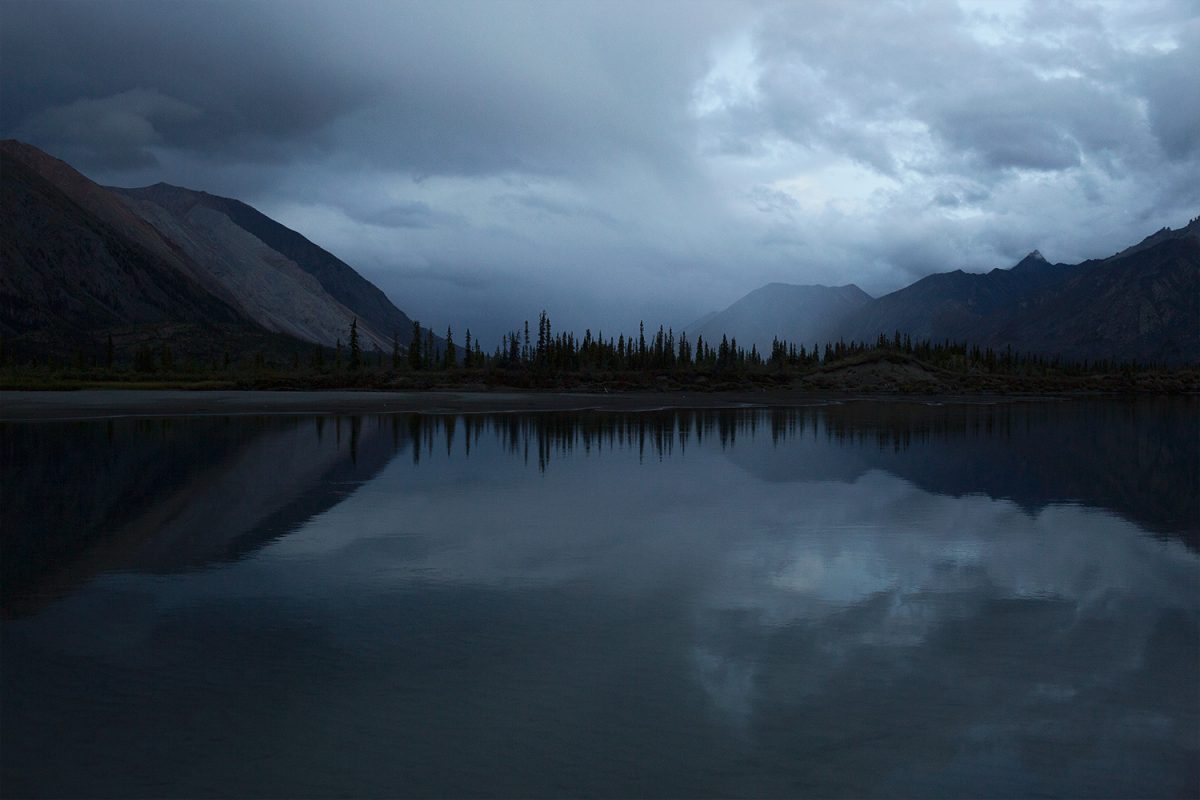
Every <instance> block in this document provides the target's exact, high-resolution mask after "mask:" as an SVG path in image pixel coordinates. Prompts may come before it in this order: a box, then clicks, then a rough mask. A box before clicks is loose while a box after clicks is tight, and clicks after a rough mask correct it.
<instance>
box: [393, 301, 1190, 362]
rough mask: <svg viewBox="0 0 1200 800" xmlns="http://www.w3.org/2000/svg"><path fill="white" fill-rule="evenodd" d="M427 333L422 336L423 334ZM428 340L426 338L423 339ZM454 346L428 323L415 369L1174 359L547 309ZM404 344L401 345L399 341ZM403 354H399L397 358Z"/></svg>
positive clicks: (413, 357) (412, 353)
mask: <svg viewBox="0 0 1200 800" xmlns="http://www.w3.org/2000/svg"><path fill="white" fill-rule="evenodd" d="M420 330H421V329H420V323H419V322H414V323H413V331H414V336H419V335H420V334H419V331H420ZM418 340H419V339H418ZM419 341H422V340H419ZM445 341H446V343H447V345H448V346H447V347H446V348H445V349H443V348H442V347H441V346H440V345H438V346H435V344H434V340H433V337H432V334H431V333H430V332H428V331H426V335H425V338H424V339H423V342H424V344H423V345H422V346H421V347H418V348H415V349H414V348H410V349H409V350H408V356H407V364H408V366H409V367H410V368H411V369H413V370H426V371H431V370H446V369H485V370H486V369H505V370H520V371H528V372H532V373H535V374H546V375H554V374H562V373H577V372H597V371H601V372H654V373H664V374H669V373H673V372H695V371H701V372H714V373H731V374H738V373H745V372H764V371H797V372H804V371H809V370H814V369H818V368H820V367H822V366H827V365H835V364H837V363H839V362H844V361H847V360H850V359H860V358H862V357H864V356H867V355H870V354H885V353H896V354H903V355H905V356H909V357H911V358H913V359H916V360H918V361H921V362H924V363H925V364H927V365H929V366H933V367H938V368H941V369H946V370H949V371H980V372H986V373H993V374H999V375H1013V374H1021V375H1038V374H1071V375H1087V374H1099V373H1104V374H1107V373H1112V372H1118V371H1121V372H1136V371H1147V370H1161V369H1166V368H1167V367H1166V365H1161V364H1154V363H1149V362H1135V361H1118V360H1116V359H1098V360H1093V359H1082V360H1071V359H1063V358H1062V357H1060V356H1045V355H1040V354H1037V353H1023V352H1015V351H1014V350H1013V349H1012V348H1011V347H1008V348H1006V349H1004V350H995V349H993V348H990V347H987V348H981V347H980V346H979V345H972V344H969V343H967V342H952V341H950V340H943V341H940V342H939V341H933V340H931V339H924V340H914V339H913V338H912V337H911V336H908V335H903V334H901V332H900V331H895V332H894V333H893V334H892V336H890V337H889V336H887V335H886V334H883V333H881V334H879V337H878V338H877V339H876V340H875V341H874V342H860V341H851V342H845V341H841V340H839V341H837V342H825V343H821V342H813V343H812V344H811V345H806V344H805V343H803V342H791V341H785V340H781V339H779V338H776V339H775V340H774V341H773V342H772V345H771V350H770V352H769V353H761V352H759V350H758V347H757V345H754V344H751V345H750V348H749V349H746V348H745V347H744V346H743V345H740V344H738V341H737V339H736V338H730V337H728V336H722V337H721V341H720V342H715V341H709V340H706V339H704V337H703V336H697V337H696V340H695V342H694V343H693V342H692V341H690V340H689V339H688V335H687V333H686V332H681V333H680V334H679V335H678V336H676V334H675V332H674V331H673V330H672V329H670V328H664V327H663V326H661V325H660V326H659V327H658V330H657V331H655V332H653V333H652V334H650V336H649V337H647V335H646V328H645V324H644V323H642V324H640V325H639V326H638V333H637V336H636V337H635V336H633V335H629V336H626V335H624V334H618V335H617V336H616V337H615V338H614V337H612V336H611V335H610V336H609V337H607V338H605V336H604V334H603V332H599V333H597V334H596V335H593V334H592V331H591V329H590V328H589V329H587V330H585V331H584V334H583V336H582V337H580V336H576V335H575V333H573V332H570V331H567V332H560V333H555V332H554V331H553V328H552V326H551V323H550V318H549V316H548V315H547V314H546V312H544V311H543V312H542V314H541V315H540V316H539V318H538V322H537V333H536V334H531V332H530V327H529V322H528V321H526V323H525V325H524V329H523V330H521V329H518V330H514V331H511V332H509V333H506V334H504V335H503V336H502V337H501V342H500V344H498V345H497V346H496V347H495V349H494V350H492V351H491V352H490V353H486V352H485V351H483V350H482V349H481V347H480V344H479V342H478V341H477V340H472V338H471V332H470V330H468V331H467V333H466V339H465V344H464V346H463V347H461V348H459V347H456V346H455V345H454V343H453V332H452V331H451V330H449V329H447V331H446V339H445ZM396 352H397V353H398V352H399V345H396ZM395 359H398V355H397V356H395V357H394V360H395Z"/></svg>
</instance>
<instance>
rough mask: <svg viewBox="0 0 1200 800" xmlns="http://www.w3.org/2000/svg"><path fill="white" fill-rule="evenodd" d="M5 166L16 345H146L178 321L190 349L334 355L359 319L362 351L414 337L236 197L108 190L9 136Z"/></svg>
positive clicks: (62, 348)
mask: <svg viewBox="0 0 1200 800" xmlns="http://www.w3.org/2000/svg"><path fill="white" fill-rule="evenodd" d="M0 172H2V174H3V180H0V208H2V209H3V213H2V214H0V258H2V259H3V264H4V269H3V270H0V301H2V302H0V334H3V336H4V337H5V339H6V340H8V341H9V342H12V343H13V344H14V346H15V347H16V349H18V350H22V349H24V350H25V351H27V352H28V353H30V354H36V353H38V352H45V353H48V354H49V353H55V352H57V353H60V354H61V353H69V352H74V351H77V350H82V351H84V352H86V351H87V350H88V349H89V347H92V348H94V346H95V344H96V342H97V341H99V340H100V339H101V338H102V337H104V336H106V335H115V336H117V337H118V339H120V338H121V337H126V338H127V339H129V340H131V341H132V340H136V341H142V340H144V339H145V337H146V336H150V337H152V338H153V337H155V336H168V333H167V332H166V331H167V328H171V327H172V326H174V328H173V330H174V334H173V335H174V336H175V337H176V338H178V337H180V336H181V335H182V337H183V338H184V339H186V340H187V341H188V342H189V343H190V344H193V345H195V347H194V349H193V350H192V354H193V355H194V354H196V353H197V352H199V353H201V354H202V353H203V352H205V351H212V352H220V351H221V350H227V351H228V350H232V351H234V352H235V353H236V352H238V351H239V350H244V349H246V347H245V346H249V341H250V340H251V339H253V340H254V344H253V347H254V348H255V349H259V348H261V347H263V345H264V342H265V343H267V344H272V343H273V344H274V345H276V346H283V347H285V348H286V347H289V346H292V345H288V344H287V342H292V343H293V345H298V344H299V343H300V342H306V343H316V344H320V345H325V346H329V347H332V346H334V345H335V344H336V343H337V342H338V341H339V340H341V341H342V342H343V343H345V342H346V341H347V339H348V335H349V328H350V325H351V322H352V321H353V320H355V319H357V320H358V329H359V334H360V338H361V341H362V345H363V347H364V349H367V350H370V349H372V348H374V347H378V348H380V349H381V350H385V351H390V349H391V347H392V342H393V337H395V338H396V339H397V340H398V341H399V342H400V344H402V345H403V344H407V343H408V340H409V338H410V336H411V335H412V321H411V320H410V319H409V318H408V317H407V316H406V315H405V314H404V313H403V312H401V311H400V310H399V309H398V308H396V307H395V306H394V305H393V304H392V303H391V301H390V300H388V298H387V297H386V296H385V295H384V294H383V292H381V291H380V290H379V289H378V288H376V287H375V286H374V285H372V284H371V283H370V282H368V281H367V280H366V279H364V278H363V277H362V276H361V275H359V274H358V273H357V272H355V271H354V270H353V269H352V268H351V267H350V266H349V265H347V264H345V263H344V262H342V261H340V260H339V259H338V258H336V257H335V256H333V255H332V254H331V253H328V252H327V251H325V250H323V249H321V248H320V247H318V246H317V245H315V244H313V243H312V242H310V241H308V240H307V239H305V238H304V237H303V236H301V235H300V234H298V233H296V232H295V231H292V230H290V229H288V228H286V227H284V226H283V225H280V224H279V223H277V222H275V221H274V220H272V219H270V218H269V217H266V216H265V215H263V214H261V213H259V212H258V211H256V210H255V209H253V208H251V207H250V206H248V205H246V204H244V203H241V202H239V201H237V200H232V199H228V198H223V197H215V196H213V195H209V194H206V193H204V192H196V191H192V190H190V189H184V188H180V187H176V186H169V185H167V184H157V185H155V186H150V187H146V188H144V189H108V188H105V187H102V186H99V185H97V184H95V183H93V182H92V181H90V180H88V179H87V178H86V177H84V176H83V175H81V174H80V173H78V172H77V171H75V170H74V169H72V168H71V166H70V165H68V164H66V163H65V162H62V161H59V160H58V159H55V158H53V157H51V156H49V155H47V154H46V153H43V152H42V151H40V150H38V149H37V148H35V147H32V146H30V145H26V144H23V143H21V142H16V141H12V140H9V141H5V142H3V143H0ZM180 325H183V326H202V327H203V330H198V329H195V330H194V329H191V328H189V329H188V330H187V331H186V334H180V330H179V328H178V326H180ZM264 337H265V338H264ZM271 337H281V338H276V339H272V338H271ZM281 343H282V344H281ZM243 345H245V346H243Z"/></svg>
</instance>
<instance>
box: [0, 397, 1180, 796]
mask: <svg viewBox="0 0 1200 800" xmlns="http://www.w3.org/2000/svg"><path fill="white" fill-rule="evenodd" d="M0 442H2V445H3V451H2V453H3V482H2V497H0V500H2V506H0V513H2V514H3V518H2V519H3V529H2V530H3V532H2V536H3V553H2V556H3V559H2V561H0V571H2V574H0V577H2V578H3V584H2V591H3V595H2V598H0V599H2V610H3V621H2V622H0V637H2V638H0V645H2V646H0V681H2V683H0V794H2V795H3V796H5V797H17V796H24V795H37V796H61V795H75V796H87V797H94V796H156V797H158V796H187V797H203V796H236V797H253V796H279V797H284V796H286V797H305V796H331V795H341V796H379V795H384V796H404V795H417V796H455V797H462V796H480V795H487V796H578V795H583V796H597V795H600V796H664V795H666V796H677V797H678V796H709V795H726V796H739V797H748V796H787V797H802V796H820V797H830V796H855V797H863V796H903V797H919V796H970V797H984V796H999V797H1014V796H1048V795H1049V796H1062V797H1084V796H1115V797H1147V796H1152V797H1158V796H1162V797H1178V796H1194V795H1196V794H1197V793H1200V560H1198V558H1197V537H1198V533H1200V508H1198V502H1200V501H1198V500H1197V496H1198V488H1200V405H1198V404H1197V402H1196V401H1194V400H1193V401H1182V402H1140V403H1127V402H1115V401H1113V402H1057V403H1003V404H995V405H966V406H964V405H942V406H938V405H918V404H896V403H851V404H845V405H831V406H824V407H810V408H800V409H791V410H769V411H763V410H746V411H720V412H716V411H702V412H690V411H689V412H673V411H672V412H653V413H643V414H600V413H595V414H540V415H475V416H462V415H459V416H418V415H397V416H365V417H347V416H343V417H332V416H328V417H258V418H256V417H228V418H226V417H203V418H188V419H169V420H160V419H154V420H146V419H122V420H113V421H107V422H106V421H99V422H96V421H93V422H70V423H30V424H8V425H4V426H0Z"/></svg>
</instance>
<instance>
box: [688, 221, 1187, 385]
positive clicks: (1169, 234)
mask: <svg viewBox="0 0 1200 800" xmlns="http://www.w3.org/2000/svg"><path fill="white" fill-rule="evenodd" d="M836 293H842V294H840V295H836ZM834 296H837V297H838V302H832V298H833V297H834ZM817 298H821V299H823V300H824V301H826V302H821V301H820V300H817ZM700 331H701V332H702V333H703V334H704V337H705V339H708V340H710V341H712V340H719V339H720V337H721V335H722V334H723V333H726V334H729V335H731V336H736V337H737V339H738V343H739V344H743V343H745V344H749V343H750V342H753V343H755V344H757V345H758V346H759V348H760V349H762V348H764V346H769V345H770V342H771V339H772V338H773V337H774V336H779V337H780V338H781V339H786V340H788V341H793V342H795V343H797V344H809V343H811V342H813V341H820V342H829V341H837V340H839V339H842V340H845V341H852V340H857V341H868V342H871V341H874V340H875V339H876V338H878V336H879V335H880V334H881V333H882V334H885V335H886V336H888V337H889V338H890V337H891V336H892V335H893V334H894V333H895V332H896V331H899V332H900V333H901V334H906V335H909V336H911V337H912V338H913V339H917V340H923V339H931V340H933V341H942V340H945V339H949V340H951V341H965V342H968V343H971V344H978V345H979V346H981V347H991V348H993V349H997V350H1002V349H1004V348H1006V347H1012V348H1013V349H1014V350H1017V351H1021V352H1036V353H1043V354H1046V355H1060V356H1063V357H1064V358H1070V359H1085V358H1086V359H1093V360H1094V359H1118V360H1122V361H1124V360H1139V361H1165V362H1169V363H1185V362H1196V361H1200V218H1197V219H1194V220H1192V221H1191V222H1190V223H1189V224H1188V225H1187V226H1185V227H1183V228H1179V229H1175V230H1172V229H1170V228H1164V229H1162V230H1160V231H1158V232H1156V233H1154V234H1152V235H1151V236H1148V237H1147V238H1146V239H1144V240H1143V241H1142V242H1140V243H1139V244H1136V245H1134V246H1132V247H1129V248H1126V249H1125V250H1122V251H1121V252H1119V253H1117V254H1116V255H1113V256H1111V257H1109V258H1106V259H1097V260H1091V261H1085V262H1083V263H1080V264H1074V265H1070V264H1051V263H1050V262H1048V261H1047V260H1046V259H1045V258H1044V257H1043V256H1042V254H1041V253H1039V252H1038V251H1037V250H1034V251H1033V252H1031V253H1030V254H1029V255H1027V256H1026V257H1025V258H1023V259H1021V261H1019V262H1018V263H1017V264H1015V265H1014V266H1013V267H1011V268H1009V269H993V270H992V271H990V272H987V273H968V272H963V271H962V270H955V271H953V272H944V273H937V274H933V275H928V276H926V277H924V278H921V279H920V280H918V281H916V282H914V283H912V284H910V285H908V286H906V287H904V288H903V289H899V290H897V291H895V292H892V293H890V294H887V295H884V296H882V297H879V298H876V299H871V298H870V297H869V296H867V295H866V294H865V293H863V292H861V290H859V289H858V288H857V287H854V286H849V287H846V286H843V287H838V288H831V287H823V286H810V287H798V286H787V285H785V284H769V285H767V286H764V287H762V288H760V289H757V290H755V291H753V292H751V293H750V294H748V295H746V296H745V297H743V298H742V299H741V300H739V301H737V302H736V303H734V304H733V305H732V306H730V307H729V308H727V309H726V310H725V311H722V312H720V313H718V314H716V315H713V316H711V317H709V318H706V320H705V321H704V324H703V325H702V326H700ZM764 343H765V344H764Z"/></svg>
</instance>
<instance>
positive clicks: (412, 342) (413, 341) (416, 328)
mask: <svg viewBox="0 0 1200 800" xmlns="http://www.w3.org/2000/svg"><path fill="white" fill-rule="evenodd" d="M408 367H409V369H411V370H413V371H416V370H419V369H420V368H421V323H420V322H419V321H418V320H415V319H414V320H413V328H412V336H411V338H409V340H408Z"/></svg>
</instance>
